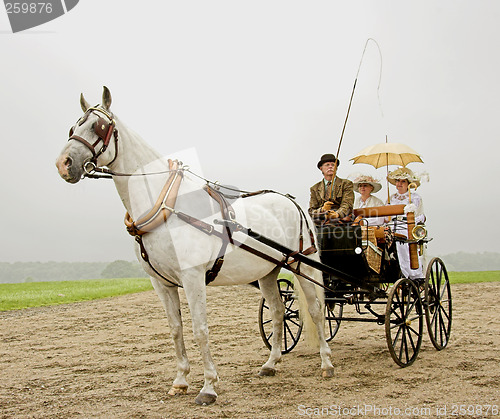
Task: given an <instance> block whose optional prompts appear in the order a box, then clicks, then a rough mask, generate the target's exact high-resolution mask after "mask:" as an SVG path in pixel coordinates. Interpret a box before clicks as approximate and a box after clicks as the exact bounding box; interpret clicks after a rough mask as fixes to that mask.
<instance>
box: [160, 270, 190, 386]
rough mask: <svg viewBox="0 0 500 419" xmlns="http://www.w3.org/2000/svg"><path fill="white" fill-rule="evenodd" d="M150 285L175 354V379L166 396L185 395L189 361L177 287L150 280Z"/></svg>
mask: <svg viewBox="0 0 500 419" xmlns="http://www.w3.org/2000/svg"><path fill="white" fill-rule="evenodd" d="M151 283H152V284H153V287H154V289H155V291H156V293H157V294H158V297H160V300H161V302H162V304H163V307H164V308H165V311H166V313H167V319H168V324H169V326H170V332H171V334H172V340H173V342H174V348H175V354H176V356H177V377H176V378H175V380H174V383H173V384H172V388H171V389H170V390H169V392H168V394H169V395H170V396H176V395H179V394H187V389H188V382H187V375H188V374H189V360H188V357H187V353H186V347H185V345H184V335H183V327H182V317H181V306H180V301H179V292H178V288H177V287H173V286H167V285H165V283H164V282H162V281H160V280H158V279H155V278H151Z"/></svg>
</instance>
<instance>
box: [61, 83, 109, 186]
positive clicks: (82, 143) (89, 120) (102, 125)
mask: <svg viewBox="0 0 500 419" xmlns="http://www.w3.org/2000/svg"><path fill="white" fill-rule="evenodd" d="M80 105H81V107H82V110H83V112H84V115H83V116H82V117H81V118H80V119H79V120H78V121H77V122H76V124H75V125H74V126H73V127H71V129H70V131H69V140H68V142H67V143H66V146H65V147H64V148H63V150H62V152H61V154H60V155H59V157H58V158H57V160H56V166H57V170H58V171H59V174H60V175H61V177H62V178H63V179H64V180H65V181H66V182H70V183H76V182H78V181H79V180H80V179H81V178H82V175H84V174H85V173H87V174H88V173H89V172H91V171H92V170H93V169H94V168H95V167H97V166H107V165H109V164H111V163H112V162H113V161H114V160H115V159H116V156H117V151H118V150H117V141H118V131H117V130H116V127H115V120H114V119H113V114H112V113H111V112H110V110H109V108H110V106H111V93H110V92H109V89H108V88H107V87H106V86H104V88H103V94H102V104H101V105H96V106H90V105H89V103H88V102H87V101H86V100H85V98H84V97H83V94H82V95H80Z"/></svg>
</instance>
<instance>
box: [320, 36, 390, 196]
mask: <svg viewBox="0 0 500 419" xmlns="http://www.w3.org/2000/svg"><path fill="white" fill-rule="evenodd" d="M370 41H373V42H375V45H377V49H378V52H379V55H380V72H379V78H378V86H377V98H378V103H379V106H380V112H381V113H382V116H384V112H383V111H382V105H381V103H380V95H379V89H380V82H381V80H382V52H381V51H380V46H379V45H378V43H377V41H375V39H373V38H368V39H367V40H366V43H365V47H364V48H363V53H362V54H361V60H360V61H359V66H358V71H357V73H356V78H355V79H354V85H353V86H352V92H351V98H350V99H349V106H348V107H347V114H346V116H345V120H344V126H343V127H342V133H341V134H340V141H339V146H338V148H337V154H336V155H335V165H334V166H333V171H334V173H337V165H338V159H339V154H340V147H341V145H342V140H343V139H344V132H345V127H346V125H347V120H348V119H349V113H350V111H351V105H352V99H353V97H354V91H355V90H356V84H357V82H358V76H359V72H360V70H361V64H363V58H364V57H365V52H366V47H367V46H368V42H370ZM332 197H333V184H332V190H331V191H330V199H332Z"/></svg>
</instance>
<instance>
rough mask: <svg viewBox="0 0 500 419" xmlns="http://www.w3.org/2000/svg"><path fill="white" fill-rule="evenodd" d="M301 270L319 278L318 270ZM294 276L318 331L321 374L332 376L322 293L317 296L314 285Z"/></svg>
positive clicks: (307, 268)
mask: <svg viewBox="0 0 500 419" xmlns="http://www.w3.org/2000/svg"><path fill="white" fill-rule="evenodd" d="M302 271H303V272H304V273H305V274H306V275H308V276H313V277H314V276H315V277H316V278H315V279H316V280H318V282H319V281H320V280H321V276H320V275H321V273H320V274H319V275H318V272H319V271H317V270H315V269H313V268H309V267H305V266H303V267H302ZM318 276H319V278H318ZM296 278H297V279H298V280H299V283H300V287H301V288H302V292H303V295H304V297H305V299H306V303H307V307H308V311H309V314H310V315H311V318H312V321H313V322H314V324H315V326H316V329H317V332H318V338H319V354H320V356H321V369H322V370H323V373H322V375H323V377H324V378H330V377H333V365H332V361H331V359H330V358H331V355H332V351H331V349H330V347H329V346H328V343H327V342H326V339H325V314H324V312H323V309H324V301H320V298H321V300H324V297H323V293H322V292H321V294H320V296H318V294H317V292H316V285H314V284H313V283H312V282H310V281H308V280H306V279H305V278H303V277H301V276H296ZM309 332H311V331H309Z"/></svg>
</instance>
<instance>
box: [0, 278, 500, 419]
mask: <svg viewBox="0 0 500 419" xmlns="http://www.w3.org/2000/svg"><path fill="white" fill-rule="evenodd" d="M452 292H453V297H454V300H453V301H454V320H453V327H452V339H451V341H450V344H449V345H448V347H447V348H446V349H445V350H444V351H441V352H438V351H436V350H435V349H434V347H433V346H432V344H431V343H430V340H429V338H428V336H427V333H426V334H425V336H424V340H423V343H422V348H421V351H420V354H419V357H418V359H417V361H416V362H415V363H414V364H413V365H412V366H411V367H408V368H403V369H402V368H399V367H398V366H397V365H396V364H395V363H394V362H393V361H392V359H391V357H390V355H389V352H388V350H387V347H386V342H385V335H384V328H383V326H377V325H376V324H371V323H344V324H343V325H342V326H341V329H340V331H339V334H338V335H337V336H336V337H335V339H334V340H333V341H332V342H330V346H331V348H332V351H333V355H334V359H333V360H334V364H335V368H336V369H335V377H334V378H333V379H322V378H321V377H320V370H319V365H320V364H319V356H318V355H317V354H316V353H315V352H314V350H311V349H309V348H308V347H307V345H306V344H305V342H303V341H302V342H300V343H299V345H298V346H297V347H296V348H295V349H294V350H293V351H292V352H291V353H290V354H287V355H285V356H284V358H283V361H282V362H281V363H280V364H279V365H278V372H277V374H276V376H274V377H264V378H261V377H258V375H257V373H258V371H259V367H260V366H261V364H262V363H264V362H265V360H266V358H267V356H268V350H267V349H266V347H265V346H264V344H263V342H262V340H261V338H260V335H259V331H258V324H257V308H258V303H259V299H260V295H259V292H258V290H256V289H254V288H251V287H250V286H243V287H219V288H215V287H214V288H209V292H208V294H209V310H210V327H211V329H210V332H211V342H212V344H211V348H212V353H213V356H214V359H215V361H216V363H217V365H218V373H219V377H220V382H219V386H218V393H219V398H218V400H217V402H216V403H215V405H212V406H206V407H202V406H197V405H195V403H194V398H195V397H196V394H197V393H198V391H199V390H200V388H201V386H202V377H203V370H202V365H201V362H200V356H199V353H198V351H197V347H196V345H195V344H194V343H193V339H192V333H191V328H190V323H185V324H186V325H187V327H186V330H185V335H186V341H187V347H188V354H189V356H190V359H191V374H190V385H191V387H190V388H189V391H188V395H187V396H177V397H169V396H167V391H168V389H169V388H170V385H171V382H172V381H173V379H174V377H175V358H174V352H173V348H172V343H171V340H170V333H169V328H168V325H167V321H166V319H165V317H164V314H163V310H162V308H161V306H160V302H159V300H158V298H157V296H156V295H155V294H154V292H153V291H151V292H144V293H139V294H134V295H128V296H123V297H117V298H112V299H106V300H101V301H94V302H85V303H78V304H71V305H65V306H58V307H52V308H39V309H28V310H21V311H17V312H10V313H0V324H1V330H0V335H1V340H0V351H1V358H0V365H1V381H0V417H2V418H74V417H81V418H91V417H92V418H161V417H168V418H170V417H178V418H187V417H190V418H191V417H192V418H212V417H226V418H227V417H238V418H257V417H258V418H271V417H276V418H290V417H304V416H307V415H309V416H312V417H320V416H323V417H324V416H342V417H356V416H363V415H369V416H371V415H372V413H373V411H375V415H374V416H385V417H394V416H397V415H398V414H400V415H402V416H404V417H429V416H431V417H434V416H438V415H440V416H441V417H445V416H446V417H451V416H453V414H454V413H460V409H461V408H462V413H465V414H466V415H467V416H468V417H473V416H475V417H484V416H489V415H491V414H492V413H493V414H494V416H495V413H496V416H498V415H499V412H498V408H499V405H500V398H499V394H500V390H499V388H500V345H499V342H500V316H499V315H498V309H497V306H496V304H497V302H498V299H499V297H500V283H484V284H474V285H469V284H467V285H455V286H454V287H453V290H452ZM181 294H182V292H181ZM182 295H183V294H182ZM183 301H184V300H183ZM183 313H184V316H185V321H187V322H190V320H189V316H188V314H187V309H186V304H185V303H183ZM461 405H462V406H461ZM488 405H496V410H495V407H493V408H489V410H488ZM338 406H339V407H338ZM377 409H379V410H377ZM472 413H473V414H472Z"/></svg>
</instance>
